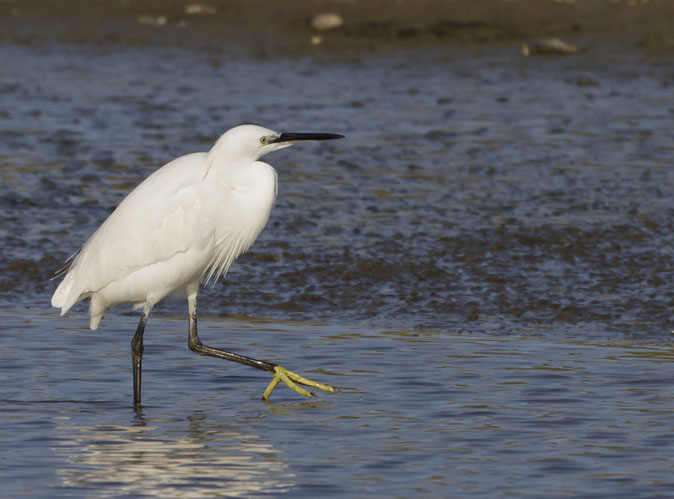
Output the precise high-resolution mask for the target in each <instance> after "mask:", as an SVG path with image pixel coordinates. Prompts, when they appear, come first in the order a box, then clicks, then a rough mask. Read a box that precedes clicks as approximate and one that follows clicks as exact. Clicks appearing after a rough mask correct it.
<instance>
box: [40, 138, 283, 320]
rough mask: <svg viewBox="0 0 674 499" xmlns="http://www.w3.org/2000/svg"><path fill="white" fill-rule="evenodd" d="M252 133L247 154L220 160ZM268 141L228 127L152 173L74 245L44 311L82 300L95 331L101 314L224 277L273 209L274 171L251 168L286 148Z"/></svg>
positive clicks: (148, 303) (263, 165)
mask: <svg viewBox="0 0 674 499" xmlns="http://www.w3.org/2000/svg"><path fill="white" fill-rule="evenodd" d="M251 135H252V137H251V139H250V140H249V142H250V143H251V144H254V147H252V148H250V149H251V150H250V151H246V152H245V153H244V154H239V155H238V156H233V155H232V154H228V152H229V151H231V150H234V151H236V150H237V149H241V147H240V146H239V141H241V140H246V139H247V138H248V137H249V136H251ZM274 135H279V134H276V133H275V132H272V131H271V130H267V129H265V128H262V127H258V126H254V125H243V126H240V127H236V128H234V129H232V130H230V131H228V132H227V133H225V134H224V135H223V136H222V137H221V138H220V139H219V140H218V142H217V143H216V144H215V146H214V147H213V148H212V149H211V151H210V152H208V153H194V154H188V155H186V156H182V157H180V158H178V159H175V160H173V161H171V162H170V163H168V164H166V165H164V166H163V167H162V168H160V169H159V170H157V171H155V172H154V173H153V174H152V175H150V176H149V177H148V178H147V179H145V181H143V182H142V183H141V184H140V185H139V186H138V187H136V188H135V189H134V190H133V191H131V192H130V193H129V195H128V196H127V197H126V198H125V199H124V200H123V201H122V202H121V203H120V205H119V206H118V207H117V209H116V210H115V211H114V212H113V213H112V214H111V215H110V216H109V217H108V219H107V220H106V221H105V222H103V224H102V225H101V226H100V227H99V228H98V230H97V231H96V232H94V234H93V235H92V236H91V237H90V238H89V239H88V240H87V242H86V243H85V244H84V246H82V248H81V249H80V251H79V253H78V254H77V256H75V258H74V260H73V261H72V263H71V265H70V268H69V269H68V272H67V274H66V276H65V278H64V279H63V282H61V284H60V286H59V287H58V288H57V289H56V292H55V293H54V296H53V297H52V306H54V307H59V308H60V309H61V315H63V314H65V313H66V312H67V311H68V309H69V308H70V307H72V305H73V304H74V303H76V302H77V301H79V300H82V299H85V298H89V297H90V298H91V304H90V307H89V313H90V316H91V322H90V327H91V329H96V328H97V327H98V324H99V322H100V320H101V317H102V316H103V313H104V312H105V310H106V309H107V308H108V307H111V306H114V305H118V304H120V303H127V302H131V303H133V304H134V306H135V307H136V308H145V307H148V306H149V307H150V308H151V307H153V306H154V305H155V304H156V303H157V302H159V301H160V300H161V299H162V298H164V297H165V296H166V295H168V294H170V293H172V292H174V291H177V290H180V289H185V290H187V289H194V288H195V287H197V286H198V285H199V282H200V281H201V280H202V277H204V274H207V279H206V280H208V279H210V278H212V277H216V278H217V276H219V275H221V274H223V273H225V272H226V271H227V269H228V268H229V266H230V265H231V263H232V262H233V261H234V260H235V259H236V258H237V257H238V256H239V255H241V254H242V253H244V252H245V251H246V250H247V249H248V248H249V247H250V245H251V244H253V241H255V239H256V238H257V236H258V235H259V234H260V231H261V230H262V229H263V227H264V226H265V224H266V223H267V219H268V218H269V214H270V213H271V209H272V207H273V205H274V201H275V199H276V171H275V170H274V168H272V167H271V166H270V165H268V164H266V163H263V162H261V161H256V159H257V158H258V157H260V156H261V155H262V154H266V153H267V152H271V150H274V149H278V148H280V147H284V146H286V145H290V143H283V142H282V143H278V144H270V145H263V144H261V143H260V140H259V139H260V138H261V137H265V136H274ZM232 144H233V145H234V146H235V147H233V146H232ZM274 146H276V147H274ZM232 157H234V158H235V159H234V160H232Z"/></svg>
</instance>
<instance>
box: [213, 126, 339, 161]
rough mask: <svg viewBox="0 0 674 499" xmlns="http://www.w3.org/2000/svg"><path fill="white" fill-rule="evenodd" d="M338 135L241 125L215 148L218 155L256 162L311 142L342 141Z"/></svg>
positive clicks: (228, 131)
mask: <svg viewBox="0 0 674 499" xmlns="http://www.w3.org/2000/svg"><path fill="white" fill-rule="evenodd" d="M343 137H344V136H343V135H338V134H336V133H296V132H275V131H273V130H269V129H268V128H264V127H261V126H258V125H239V126H236V127H234V128H231V129H230V130H227V131H226V132H225V133H224V134H223V135H222V136H221V137H220V138H219V139H218V141H217V142H216V143H215V145H214V146H213V151H217V154H226V155H228V156H229V157H232V158H233V159H241V160H244V161H245V160H248V161H256V160H257V159H259V158H261V157H262V156H264V155H265V154H269V153H270V152H273V151H276V150H278V149H283V148H284V147H288V146H291V145H293V144H297V143H298V142H306V141H311V140H332V139H341V138H343Z"/></svg>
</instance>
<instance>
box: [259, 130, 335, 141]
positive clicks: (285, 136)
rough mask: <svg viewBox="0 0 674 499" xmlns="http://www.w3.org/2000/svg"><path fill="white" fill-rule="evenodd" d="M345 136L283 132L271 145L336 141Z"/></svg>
mask: <svg viewBox="0 0 674 499" xmlns="http://www.w3.org/2000/svg"><path fill="white" fill-rule="evenodd" d="M343 138H344V135H339V134H338V133H295V132H283V133H281V135H279V136H278V137H276V138H275V139H274V140H272V141H271V143H272V144H273V143H276V142H303V141H305V140H334V139H343Z"/></svg>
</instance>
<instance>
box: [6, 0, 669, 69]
mask: <svg viewBox="0 0 674 499" xmlns="http://www.w3.org/2000/svg"><path fill="white" fill-rule="evenodd" d="M321 12H334V13H336V14H339V15H340V16H341V18H342V19H343V25H342V26H340V27H338V28H336V29H332V30H329V31H326V32H322V33H320V38H316V35H317V33H316V30H314V29H312V27H311V22H310V21H311V19H312V17H313V16H315V15H316V14H318V13H321ZM673 19H674V2H667V1H664V0H659V1H657V0H656V1H649V2H628V1H619V2H617V3H616V2H614V1H610V0H579V1H577V2H560V1H554V0H549V1H540V0H521V1H517V2H506V1H503V0H480V1H454V2H453V1H447V0H422V1H411V0H397V1H391V0H369V1H350V2H344V1H340V0H314V1H312V2H305V1H302V0H289V1H285V2H282V3H279V2H271V1H270V2H262V3H260V2H249V1H245V0H234V1H228V2H226V3H224V2H214V1H207V2H196V1H186V0H169V1H158V0H140V1H133V2H130V1H125V0H123V1H119V0H118V1H114V2H95V3H91V2H86V1H82V0H68V1H65V2H52V1H49V0H26V1H21V2H19V1H15V0H10V1H8V2H5V3H3V4H2V5H0V33H2V35H1V36H2V39H3V40H4V41H5V42H14V43H25V44H34V43H38V44H39V43H46V42H68V43H83V44H90V43H94V44H103V45H104V44H109V43H113V44H116V43H121V44H131V45H145V44H160V45H164V44H166V45H171V46H178V47H193V46H198V47H200V48H202V49H203V50H211V51H215V52H226V53H233V54H234V53H236V52H237V51H239V50H243V52H244V53H245V55H246V56H251V55H253V56H256V55H257V56H262V57H264V56H269V55H274V56H275V55H290V56H293V55H298V56H299V55H305V54H314V53H316V52H330V53H335V54H340V53H347V54H351V53H354V52H356V53H358V52H362V51H366V52H367V51H377V50H388V49H400V48H408V49H414V48H419V47H422V46H425V45H442V44H486V43H499V44H503V43H505V44H508V43H513V44H519V43H522V42H525V41H527V40H532V39H537V38H541V37H553V36H554V37H566V38H571V39H574V40H576V41H579V42H581V43H582V44H597V43H609V44H611V45H612V46H615V47H617V48H618V49H619V50H631V49H638V50H645V51H646V52H653V53H662V52H664V53H668V54H671V53H673V52H674V35H672V33H671V25H672V20H673ZM312 37H313V38H312Z"/></svg>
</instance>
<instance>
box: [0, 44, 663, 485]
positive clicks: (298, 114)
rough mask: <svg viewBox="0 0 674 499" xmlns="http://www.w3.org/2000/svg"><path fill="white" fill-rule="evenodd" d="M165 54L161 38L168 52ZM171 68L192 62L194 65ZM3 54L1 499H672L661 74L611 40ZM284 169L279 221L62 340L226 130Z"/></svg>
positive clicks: (86, 48) (647, 59)
mask: <svg viewBox="0 0 674 499" xmlns="http://www.w3.org/2000/svg"><path fill="white" fill-rule="evenodd" d="M169 39H170V38H169ZM183 42H184V41H183ZM183 42H181V43H175V44H174V43H168V42H165V43H161V42H159V43H151V44H143V43H138V44H134V43H119V42H117V41H115V40H107V41H105V40H103V41H102V40H100V39H96V43H66V42H64V41H62V40H55V41H52V42H49V41H44V40H41V41H40V42H39V43H19V42H16V41H4V42H3V43H1V44H0V141H1V143H2V144H3V148H2V150H1V151H0V179H1V180H2V182H1V184H0V220H1V223H0V238H1V240H2V254H1V256H2V267H3V272H2V273H1V274H0V377H1V379H2V386H3V388H2V390H1V391H0V407H1V408H2V412H1V414H0V435H2V437H0V481H1V482H2V483H3V492H4V493H6V494H8V495H11V496H21V495H24V496H49V497H59V496H69V497H70V496H96V497H100V496H102V497H108V496H115V497H120V496H121V497H126V496H129V497H136V496H164V497H165V496H181V497H182V496H184V497H222V496H232V497H235V496H245V497H250V496H261V495H283V494H287V495H292V496H293V497H296V496H304V497H316V496H317V495H318V494H321V495H333V496H351V497H364V496H378V497H379V496H393V497H411V496H415V497H416V496H427V497H438V496H446V495H455V496H463V495H465V496H470V495H474V496H476V497H485V496H487V497H491V496H499V495H514V496H517V497H527V496H529V497H540V496H544V495H550V496H560V495H566V494H577V495H581V496H584V497H594V496H596V497H599V496H602V497H605V496H606V495H610V496H611V497H646V496H649V497H652V496H665V495H668V494H670V493H671V490H673V487H674V483H673V481H672V476H674V464H673V462H672V456H673V455H674V439H673V438H672V435H673V434H674V428H673V427H672V426H673V423H672V421H674V417H673V416H674V393H673V389H672V383H671V380H672V379H673V375H674V368H673V367H672V366H673V364H672V360H673V358H672V356H673V352H672V343H671V337H672V329H673V328H674V323H673V322H672V318H671V312H670V311H671V308H672V304H673V303H674V294H673V292H672V289H671V285H670V283H671V282H672V279H673V277H674V276H673V275H672V272H673V271H672V269H673V268H674V266H673V265H672V263H673V258H672V256H673V255H672V249H671V248H672V246H673V243H674V241H672V233H673V227H672V219H673V215H674V210H673V206H672V202H671V199H672V195H671V194H672V187H673V186H672V173H671V163H672V153H673V152H674V148H673V147H672V144H673V143H674V132H673V130H674V128H673V127H672V120H673V119H674V107H672V100H671V95H672V85H673V84H674V79H673V78H672V72H671V64H669V63H667V58H666V57H664V56H662V55H657V54H652V53H646V52H643V51H642V52H640V51H637V50H632V51H623V50H619V49H617V48H612V47H611V45H610V43H607V42H605V41H604V42H603V43H597V44H596V45H594V46H590V47H589V50H588V51H587V52H584V53H582V54H579V55H576V56H571V57H566V58H559V57H552V58H531V59H525V58H522V56H521V55H520V53H519V45H518V44H516V43H510V44H509V43H497V44H477V45H471V44H468V45H443V44H431V45H430V46H424V47H418V46H408V47H404V48H399V49H397V50H391V51H383V52H378V51H373V52H367V51H365V52H363V53H357V52H346V53H343V54H331V53H329V52H328V51H324V50H322V49H320V47H319V49H317V50H316V51H315V52H314V53H312V54H310V55H305V56H297V55H296V54H294V55H292V56H287V57H276V56H275V57H270V56H269V55H268V54H265V53H264V52H261V53H258V54H257V55H256V56H254V57H251V56H250V54H248V53H238V52H236V51H227V50H224V49H223V50H216V49H214V48H213V47H211V48H210V49H209V50H206V51H203V50H200V48H201V47H198V48H195V47H191V46H189V44H187V45H186V44H185V43H183ZM241 122H255V123H260V124H262V125H265V126H268V127H271V128H273V129H277V130H293V131H327V132H334V133H342V134H344V135H346V136H347V139H346V140H344V141H336V142H334V143H325V144H315V145H303V146H297V147H294V148H292V149H291V150H284V151H283V152H280V153H278V154H275V155H273V156H269V157H268V158H267V159H268V161H269V162H270V163H271V164H273V165H275V166H276V167H277V169H278V171H279V176H280V187H279V191H280V192H279V198H278V203H277V206H276V208H275V210H274V212H273V214H272V218H271V219H270V222H269V226H268V227H267V228H266V230H265V231H264V232H263V233H262V235H261V236H260V239H259V240H258V241H257V242H256V244H255V245H254V246H253V248H252V250H251V252H250V253H249V254H247V255H245V256H243V257H242V258H241V259H240V260H239V262H238V263H236V264H235V265H234V266H233V267H232V269H231V271H230V273H229V274H228V276H227V279H226V280H224V281H220V282H219V283H218V284H217V285H216V286H215V287H210V286H209V287H208V288H206V289H204V290H203V291H202V293H201V295H200V310H201V311H202V317H201V318H200V326H201V336H202V339H203V341H204V342H205V343H207V344H211V345H212V346H215V347H221V348H226V349H231V350H232V351H235V352H239V353H242V354H247V355H251V356H253V357H257V358H262V359H267V360H270V361H274V362H278V363H281V364H283V365H285V366H286V367H288V368H289V369H293V370H296V371H298V372H300V373H302V374H305V375H307V376H308V377H311V378H315V379H317V380H320V381H324V382H326V383H331V384H335V385H338V386H341V387H343V388H344V389H343V391H342V393H340V394H336V395H330V394H322V395H321V396H320V397H319V398H316V399H312V400H303V399H300V398H299V397H298V396H297V395H296V394H294V393H292V392H290V391H289V390H287V389H285V388H284V387H279V388H277V389H276V391H275V392H274V395H273V398H272V400H271V401H270V402H266V403H265V402H261V401H260V400H259V397H260V395H261V393H262V391H263V390H264V387H265V386H266V384H267V382H268V379H267V378H266V375H265V374H264V373H259V372H257V371H252V370H250V369H247V368H245V367H242V366H238V365H230V364H228V363H226V362H222V361H218V360H217V359H207V358H200V357H198V356H196V355H194V354H193V353H191V352H190V351H189V350H188V349H187V333H186V329H187V324H186V318H185V312H186V304H185V303H184V302H183V301H182V300H173V301H171V300H169V301H167V302H166V303H163V304H161V305H160V306H158V307H157V308H156V310H155V311H154V314H153V316H152V318H151V320H150V322H149V325H148V330H147V334H146V336H147V346H146V360H145V362H144V399H145V400H144V402H145V404H144V406H143V410H142V412H140V413H136V412H134V411H133V409H132V407H131V404H130V401H131V396H132V385H131V372H130V371H131V369H130V359H129V342H130V340H131V336H132V332H133V330H134V327H135V323H136V321H137V316H136V315H135V314H133V313H132V312H131V311H130V310H129V309H128V308H126V307H120V308H118V309H114V310H111V311H109V312H108V313H107V314H106V317H105V319H104V320H103V322H102V324H101V328H100V329H99V330H98V331H96V332H91V331H89V330H88V329H87V324H88V320H87V318H86V306H87V305H86V304H78V305H77V306H75V307H74V308H73V309H72V311H71V312H70V313H69V314H68V316H66V317H64V318H60V317H58V312H57V311H56V310H52V309H50V307H49V299H50V296H51V293H52V292H53V289H54V288H55V286H56V283H55V282H54V281H50V280H49V279H50V277H51V276H52V275H53V273H54V271H56V270H57V269H58V268H59V267H60V266H61V265H62V262H63V261H64V260H65V259H66V258H67V257H68V256H70V255H71V254H72V253H73V252H74V251H76V250H77V248H78V247H79V245H81V244H82V242H83V241H84V240H85V239H86V238H87V237H88V235H89V234H91V232H93V230H94V229H95V228H96V227H97V226H98V224H100V223H101V221H102V220H104V219H105V217H106V216H107V214H108V213H110V211H111V210H112V209H114V207H115V206H116V204H117V203H118V202H119V201H120V200H121V199H122V198H123V196H124V195H125V193H126V192H128V191H129V190H130V189H131V188H133V186H135V185H137V183H138V182H140V181H141V180H142V179H143V178H144V177H146V176H147V175H149V174H150V173H151V172H152V171H154V170H155V169H156V168H157V167H159V166H161V165H162V164H164V163H165V162H167V161H169V160H170V159H172V158H174V157H177V156H179V155H181V154H185V153H188V152H193V151H199V150H202V151H203V150H207V149H208V148H210V146H211V145H212V143H213V142H214V140H215V139H216V138H217V136H218V135H219V134H220V133H222V132H223V131H224V130H225V129H227V128H229V127H231V126H234V125H236V124H238V123H241Z"/></svg>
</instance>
